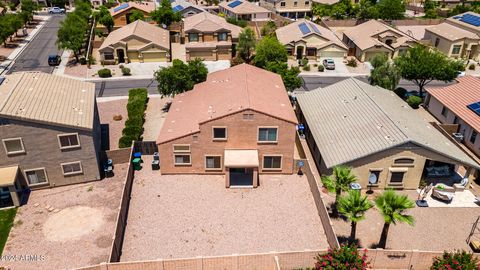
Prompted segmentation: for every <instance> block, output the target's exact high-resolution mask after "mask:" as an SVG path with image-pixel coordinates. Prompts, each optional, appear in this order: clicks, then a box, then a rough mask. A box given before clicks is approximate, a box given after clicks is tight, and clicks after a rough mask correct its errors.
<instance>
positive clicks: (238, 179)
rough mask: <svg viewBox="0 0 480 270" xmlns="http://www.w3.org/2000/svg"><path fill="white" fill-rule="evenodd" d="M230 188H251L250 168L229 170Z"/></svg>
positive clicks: (251, 172) (251, 174)
mask: <svg viewBox="0 0 480 270" xmlns="http://www.w3.org/2000/svg"><path fill="white" fill-rule="evenodd" d="M229 172H230V186H247V187H248V186H253V169H252V168H229Z"/></svg>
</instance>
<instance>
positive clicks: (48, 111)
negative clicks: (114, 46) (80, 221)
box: [0, 72, 101, 192]
mask: <svg viewBox="0 0 480 270" xmlns="http://www.w3.org/2000/svg"><path fill="white" fill-rule="evenodd" d="M0 134H1V140H2V146H1V149H0V167H1V168H6V167H10V169H11V170H12V171H13V170H14V169H12V168H13V167H15V168H18V170H17V172H16V173H15V175H16V178H15V179H10V180H9V183H8V184H9V185H10V190H11V191H12V190H13V189H16V190H17V191H19V192H21V189H23V188H27V187H28V188H30V189H34V188H42V187H56V186H63V185H69V184H76V183H82V182H87V181H92V180H98V179H100V171H99V163H100V158H99V155H100V148H101V145H100V143H101V142H100V120H99V116H98V110H97V104H96V101H95V84H93V83H89V82H82V81H79V80H74V79H70V78H65V77H61V76H56V75H51V74H46V73H40V72H24V73H14V74H12V75H8V76H7V77H6V79H5V81H3V83H2V84H1V85H0ZM2 170H3V169H0V175H2V172H1V171H2ZM5 170H7V169H5ZM12 171H10V175H12V174H13V172H12ZM3 180H4V179H2V181H3ZM3 184H4V183H3ZM3 184H2V182H1V181H0V185H3Z"/></svg>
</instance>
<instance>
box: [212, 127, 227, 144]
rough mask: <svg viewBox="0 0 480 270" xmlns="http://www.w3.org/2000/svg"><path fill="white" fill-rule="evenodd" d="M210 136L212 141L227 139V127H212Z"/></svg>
mask: <svg viewBox="0 0 480 270" xmlns="http://www.w3.org/2000/svg"><path fill="white" fill-rule="evenodd" d="M212 137H213V140H214V141H225V140H227V128H226V127H212Z"/></svg>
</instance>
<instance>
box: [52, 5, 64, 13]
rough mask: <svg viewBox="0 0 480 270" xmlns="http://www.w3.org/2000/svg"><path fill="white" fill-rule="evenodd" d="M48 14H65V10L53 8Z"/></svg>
mask: <svg viewBox="0 0 480 270" xmlns="http://www.w3.org/2000/svg"><path fill="white" fill-rule="evenodd" d="M48 13H50V14H62V13H65V9H64V8H59V7H52V8H49V9H48Z"/></svg>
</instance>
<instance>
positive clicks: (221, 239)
mask: <svg viewBox="0 0 480 270" xmlns="http://www.w3.org/2000/svg"><path fill="white" fill-rule="evenodd" d="M260 183H261V186H259V187H258V188H257V189H226V188H225V186H224V177H223V176H214V175H162V176H161V175H160V173H159V172H158V171H154V172H152V171H151V170H150V169H149V168H148V167H144V169H143V170H142V171H140V172H137V173H136V174H135V182H134V186H133V191H132V199H131V202H130V209H129V215H128V225H127V229H126V233H125V240H124V244H123V251H122V257H121V260H122V261H134V260H152V259H161V258H188V257H195V256H214V255H229V254H251V253H258V252H270V251H298V250H305V249H326V248H327V247H328V244H327V241H326V237H325V234H324V232H323V228H322V224H321V221H320V218H319V216H318V214H317V210H316V208H315V205H314V201H313V198H312V196H311V193H310V189H309V186H308V183H307V181H306V178H305V177H303V178H301V177H299V176H297V175H282V176H276V175H272V176H266V175H262V176H260Z"/></svg>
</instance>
